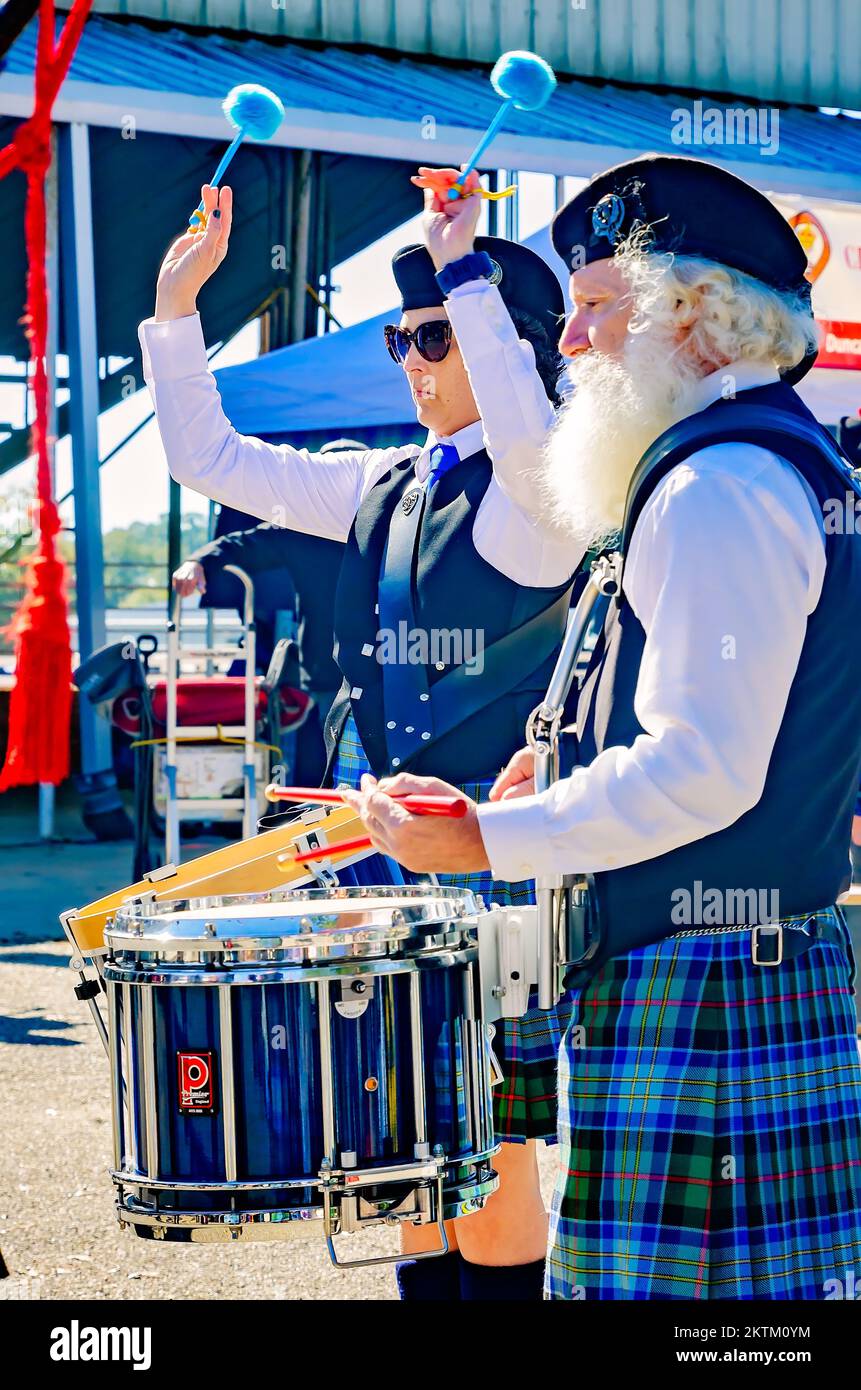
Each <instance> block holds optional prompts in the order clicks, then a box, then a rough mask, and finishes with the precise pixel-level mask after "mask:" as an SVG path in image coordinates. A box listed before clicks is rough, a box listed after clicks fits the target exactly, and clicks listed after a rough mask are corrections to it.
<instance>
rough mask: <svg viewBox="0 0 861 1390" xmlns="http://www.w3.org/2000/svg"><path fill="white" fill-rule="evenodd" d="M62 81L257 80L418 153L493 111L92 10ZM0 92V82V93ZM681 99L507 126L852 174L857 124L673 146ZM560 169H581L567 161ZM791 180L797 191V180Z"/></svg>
mask: <svg viewBox="0 0 861 1390" xmlns="http://www.w3.org/2000/svg"><path fill="white" fill-rule="evenodd" d="M34 46H35V26H34V25H30V26H29V28H28V29H27V30H26V31H25V33H24V34H23V35H22V36H21V37H20V39H19V40H18V42H17V43H16V44H15V45H14V47H13V48H12V50H11V51H10V53H9V58H8V69H7V70H8V72H9V74H10V75H14V76H29V75H30V74H31V73H32V69H33V61H34ZM70 77H71V79H72V81H73V82H74V81H77V82H80V83H87V84H91V85H92V87H93V88H95V89H98V88H100V87H120V88H131V89H139V90H141V89H142V90H144V91H148V92H165V93H170V92H172V93H185V94H190V95H192V96H195V97H200V98H209V97H212V98H218V99H221V98H222V97H223V96H224V94H225V92H226V91H227V89H228V88H229V87H231V86H232V85H233V84H234V83H236V82H242V81H258V82H263V83H265V84H266V85H267V86H269V87H271V88H273V90H275V91H276V92H277V93H278V94H279V95H280V96H281V97H282V99H283V100H284V102H285V105H287V106H288V107H291V108H302V109H303V110H304V111H310V112H311V113H322V114H323V115H331V114H333V113H334V114H336V115H337V116H339V117H342V118H347V119H349V118H350V117H351V116H352V117H355V118H363V119H367V118H368V117H374V116H379V117H380V118H381V119H385V120H388V121H391V120H392V119H393V118H396V119H397V120H398V121H399V122H401V123H402V125H403V127H404V128H405V129H407V130H411V131H412V132H413V135H414V138H415V144H416V152H417V153H418V154H420V155H424V156H425V157H427V156H428V155H430V154H431V151H432V148H433V147H432V145H430V144H424V145H423V142H422V139H421V129H422V123H423V121H425V120H426V119H427V118H428V116H429V115H432V116H434V117H435V119H437V120H438V121H440V122H445V124H446V125H447V126H449V127H459V128H464V129H466V130H474V129H475V128H476V127H481V126H483V125H485V124H486V123H487V122H488V121H489V120H490V118H491V116H492V115H493V113H494V112H495V111H496V109H497V106H498V99H497V98H496V96H495V94H494V93H493V91H492V89H491V87H490V84H489V83H488V81H487V74H486V73H485V72H484V71H482V70H470V69H467V68H463V67H457V68H451V67H449V66H447V65H445V64H441V63H438V62H437V63H434V62H428V61H426V60H420V59H411V58H401V57H393V56H387V55H383V54H378V53H363V54H356V53H354V52H351V51H349V50H343V49H338V48H323V49H319V48H316V47H314V48H311V47H303V46H302V45H301V44H297V43H283V44H271V43H267V42H264V41H262V40H260V39H253V38H251V39H241V38H239V37H237V36H235V35H233V36H229V35H226V34H217V35H210V36H208V37H207V38H206V39H205V40H204V39H203V38H202V37H201V36H200V35H199V34H195V33H193V32H187V31H185V30H180V29H170V30H157V29H149V28H147V27H145V26H142V25H136V24H130V23H119V22H117V21H116V20H111V19H106V18H100V17H94V18H93V19H91V21H90V22H89V23H88V25H87V27H86V29H85V30H84V34H83V37H82V39H81V43H80V46H79V49H78V52H77V54H76V56H75V61H74V63H73V65H72V69H71V74H70ZM2 87H3V82H2V79H0V92H2ZM130 95H131V94H130ZM689 105H690V103H689V102H688V101H687V99H682V98H679V97H678V96H675V95H673V94H667V93H658V92H654V91H650V90H646V89H639V90H637V89H632V88H625V87H613V86H610V85H606V84H604V85H594V84H590V83H586V82H578V81H576V80H572V79H566V80H563V81H562V82H560V84H559V88H558V89H557V91H556V92H555V93H554V96H553V98H552V100H551V101H550V102H549V104H548V105H547V106H546V107H545V108H544V109H543V110H542V111H540V112H535V113H517V112H516V113H514V114H513V115H512V117H511V119H510V120H509V121H507V122H506V129H507V130H510V131H511V132H512V133H513V134H515V135H517V134H518V133H520V134H522V135H523V136H528V137H529V138H530V141H531V143H532V145H533V147H535V146H539V147H540V145H541V142H542V141H547V142H548V143H549V142H559V144H560V147H561V148H563V149H567V148H569V147H570V149H571V150H572V151H573V150H574V148H575V147H576V146H578V145H579V146H584V147H587V148H588V149H589V150H590V151H591V150H593V149H594V150H596V151H600V149H601V148H602V147H611V148H612V149H614V150H620V151H631V152H642V151H644V150H656V151H664V150H665V151H667V152H668V153H676V154H678V153H692V154H699V155H703V156H706V157H711V158H717V159H720V160H721V161H725V162H727V163H728V164H730V166H732V165H733V164H738V163H742V164H744V165H745V166H746V169H749V168H750V163H751V160H752V159H753V160H754V161H756V160H758V164H759V167H760V168H761V169H762V171H763V172H762V176H761V178H757V179H756V181H757V182H762V183H763V185H764V186H767V182H768V176H769V173H770V172H774V171H776V168H777V166H781V167H782V168H783V169H784V170H786V169H790V170H798V171H800V172H801V173H802V174H803V171H805V170H809V171H820V172H821V171H838V172H841V171H842V172H845V173H846V174H848V175H850V176H852V177H854V178H856V179H857V178H858V176H859V171H861V121H856V120H853V119H850V118H845V117H830V116H824V115H820V114H819V113H816V112H809V111H802V110H798V109H788V110H784V111H781V112H780V123H779V136H780V140H779V154H778V156H777V157H763V156H762V155H761V154H760V153H759V152H758V151H756V150H754V151H753V152H752V151H751V148H750V147H749V146H744V145H739V144H736V145H731V144H723V145H721V146H719V147H712V146H699V147H697V148H690V149H683V148H681V147H680V146H679V145H678V144H676V143H674V141H673V138H672V137H673V129H674V120H673V112H674V111H677V110H679V109H680V108H681V107H688V106H689ZM176 128H177V130H178V129H179V128H180V127H179V126H177V127H176ZM319 147H321V148H322V147H324V146H322V145H321V146H319ZM369 152H371V151H369ZM523 167H541V166H535V165H533V166H529V165H524V166H523ZM598 167H601V165H600V156H598V162H596V163H594V164H593V165H592V166H591V169H586V170H583V171H582V172H587V173H588V172H591V170H592V169H595V168H598ZM560 172H570V173H575V172H581V170H580V169H579V168H578V167H576V166H575V165H574V164H573V163H572V165H571V166H570V167H564V168H563V169H561V170H560ZM800 183H801V187H802V189H803V187H804V180H803V178H802V179H801V180H800ZM775 186H779V185H777V184H775Z"/></svg>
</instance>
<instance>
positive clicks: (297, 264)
mask: <svg viewBox="0 0 861 1390" xmlns="http://www.w3.org/2000/svg"><path fill="white" fill-rule="evenodd" d="M312 184H313V177H312V166H311V151H310V150H300V151H299V157H298V159H297V161H296V182H295V193H294V201H295V229H294V233H293V256H292V258H291V274H290V342H291V343H298V342H300V341H301V340H302V339H303V338H304V337H305V301H306V293H305V285H306V283H307V280H308V259H309V250H310V241H311V188H312Z"/></svg>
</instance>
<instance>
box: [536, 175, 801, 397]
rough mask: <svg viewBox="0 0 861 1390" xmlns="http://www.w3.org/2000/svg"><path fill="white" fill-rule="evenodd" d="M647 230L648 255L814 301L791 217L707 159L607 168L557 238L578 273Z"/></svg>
mask: <svg viewBox="0 0 861 1390" xmlns="http://www.w3.org/2000/svg"><path fill="white" fill-rule="evenodd" d="M641 228H642V229H644V230H645V231H646V232H647V235H648V242H647V248H648V249H649V250H652V251H656V252H666V251H671V252H675V253H676V254H677V255H680V256H702V257H704V258H705V259H707V260H712V261H719V262H720V263H721V264H722V265H725V266H729V267H730V268H731V269H733V270H740V271H742V272H743V273H744V274H745V275H750V276H752V277H753V278H754V279H756V280H761V281H762V283H763V284H765V285H770V286H771V288H772V289H776V290H783V291H791V292H793V293H796V294H799V295H801V296H802V297H803V298H806V299H807V301H808V303H809V302H810V284H809V282H808V281H807V280H806V279H805V271H806V270H807V256H806V254H805V252H804V248H803V246H802V245H801V242H800V241H799V240H798V237H797V236H796V235H795V232H794V231H793V229H792V228H791V227H790V225H789V223H788V222H787V220H786V218H785V217H783V216H782V214H781V213H780V212H779V211H778V210H777V208H776V207H775V206H774V204H773V203H772V202H771V201H770V199H768V198H767V197H766V196H765V194H764V193H760V192H759V190H758V189H757V188H754V187H753V186H752V184H749V183H746V182H745V180H744V179H740V178H738V176H737V175H736V174H731V173H729V172H728V170H726V169H724V168H721V167H720V166H719V165H717V164H711V163H709V162H708V161H707V160H704V159H688V158H686V157H685V156H683V155H669V154H647V155H642V156H641V157H640V158H639V159H631V160H628V161H627V162H626V163H625V164H617V165H616V167H615V168H613V169H607V170H606V172H605V173H603V174H598V175H596V177H595V178H594V179H592V181H591V183H589V184H588V185H587V186H586V187H585V188H583V189H581V191H580V192H579V193H578V194H577V195H576V197H574V198H572V199H571V201H570V202H569V203H566V205H565V207H563V208H560V209H559V211H558V212H557V214H556V216H555V217H554V219H553V224H552V227H551V236H552V238H553V245H554V248H555V250H556V252H557V254H558V255H559V256H561V257H562V260H563V261H564V262H565V264H566V265H567V266H568V267H569V269H571V270H577V269H579V268H580V267H581V266H583V265H588V264H589V263H590V262H591V261H599V260H605V259H607V257H609V256H612V255H613V252H614V250H615V248H616V246H618V245H619V243H620V242H621V241H623V240H624V239H625V238H626V237H627V236H628V235H629V234H630V233H631V232H634V231H637V230H639V229H641ZM811 317H812V310H811ZM815 357H816V354H815V353H811V354H808V356H807V357H805V359H804V361H803V362H801V363H799V364H798V366H796V367H794V368H793V369H792V370H791V371H790V372H787V373H786V374H785V376H786V379H787V380H788V381H798V380H799V379H800V378H801V377H802V376H803V375H804V373H805V372H806V371H808V370H809V368H810V367H812V365H813V362H814V360H815Z"/></svg>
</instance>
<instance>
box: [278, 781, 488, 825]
mask: <svg viewBox="0 0 861 1390" xmlns="http://www.w3.org/2000/svg"><path fill="white" fill-rule="evenodd" d="M265 795H266V799H267V801H317V802H319V803H320V804H321V805H323V806H340V805H342V804H343V801H344V798H343V796H342V795H341V793H340V792H339V791H337V790H335V789H333V788H331V787H279V786H276V785H275V783H274V782H271V783H270V784H269V786H268V787H267V788H266V792H265ZM392 800H393V801H397V802H398V803H399V804H400V805H401V806H403V808H404V810H405V811H409V812H410V813H411V815H414V816H451V817H452V818H453V819H454V820H462V819H463V817H464V816H465V815H466V798H465V797H463V796H424V795H422V794H420V793H413V792H404V793H401V795H399V796H398V795H396V796H394V797H393V798H392Z"/></svg>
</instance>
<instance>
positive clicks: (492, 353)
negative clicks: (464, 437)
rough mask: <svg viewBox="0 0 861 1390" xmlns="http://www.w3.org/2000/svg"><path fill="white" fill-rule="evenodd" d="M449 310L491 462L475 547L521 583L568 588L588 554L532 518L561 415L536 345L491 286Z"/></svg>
mask: <svg viewBox="0 0 861 1390" xmlns="http://www.w3.org/2000/svg"><path fill="white" fill-rule="evenodd" d="M446 309H447V311H448V316H449V319H450V320H451V325H452V328H453V330H454V334H455V337H456V338H457V342H458V346H459V348H460V351H461V354H462V356H463V360H464V364H465V366H466V370H467V374H468V376H469V381H470V385H471V387H472V394H473V396H474V397H475V401H476V404H477V406H478V409H479V413H480V415H481V420H482V425H483V428H484V447H485V449H486V450H487V452H488V454H489V455H490V458H491V461H492V463H493V478H492V479H491V482H490V485H489V487H488V489H487V492H486V493H485V495H484V497H483V499H482V502H481V506H480V507H479V510H478V515H477V516H476V519H475V525H474V527H473V533H472V535H473V541H474V543H475V547H476V549H477V551H478V553H479V555H481V557H482V559H483V560H486V561H487V563H488V564H491V565H493V567H494V568H495V569H497V570H499V571H500V572H501V573H502V574H505V575H506V576H507V577H508V578H509V579H513V580H514V581H515V582H516V583H518V584H524V585H527V586H528V587H530V588H545V587H547V588H549V587H552V586H554V585H556V584H563V583H564V582H565V580H566V579H569V578H570V577H571V575H572V574H573V573H574V572H575V570H576V569H578V567H579V565H580V563H581V561H582V559H583V556H582V555H581V554H578V553H577V552H576V551H575V548H574V546H573V545H572V544H571V542H570V540H566V539H565V538H564V537H563V536H561V535H560V533H559V531H558V530H554V529H553V528H551V527H549V526H548V525H547V524H546V523H542V522H540V521H539V520H537V519H536V517H535V510H536V506H535V503H536V496H535V473H536V471H537V469H538V468H539V467H540V463H541V455H542V450H543V448H544V445H545V443H546V441H547V436H548V434H549V433H550V430H551V429H552V428H553V425H554V423H555V419H556V417H555V413H554V410H553V407H552V405H551V404H550V402H549V400H548V399H547V394H546V392H545V390H544V386H543V384H542V381H541V378H540V377H539V375H538V372H537V371H536V369H535V353H534V351H533V349H532V344H531V343H529V342H526V341H525V340H524V339H521V338H519V337H518V336H517V330H516V328H515V327H514V324H513V322H512V320H511V315H510V314H509V312H508V310H507V308H506V307H505V303H504V301H503V299H502V296H501V294H500V293H499V290H498V289H497V287H496V285H491V284H490V283H489V281H487V280H483V279H478V280H470V281H469V282H468V283H467V284H464V285H458V286H457V288H456V289H454V290H452V291H451V293H450V294H449V295H448V297H447V299H446Z"/></svg>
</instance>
